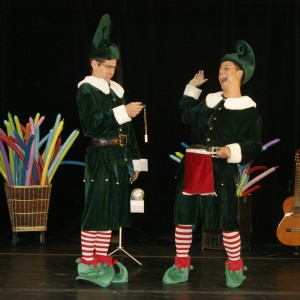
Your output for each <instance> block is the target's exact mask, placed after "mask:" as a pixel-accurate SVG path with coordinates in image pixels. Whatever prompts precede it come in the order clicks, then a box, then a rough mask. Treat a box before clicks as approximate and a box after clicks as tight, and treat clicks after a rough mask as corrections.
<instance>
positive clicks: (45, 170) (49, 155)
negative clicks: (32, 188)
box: [40, 120, 64, 185]
mask: <svg viewBox="0 0 300 300" xmlns="http://www.w3.org/2000/svg"><path fill="white" fill-rule="evenodd" d="M63 126H64V121H63V120H62V121H60V123H59V125H58V126H57V129H56V131H55V133H54V136H53V139H52V142H51V145H50V147H49V152H48V153H47V157H46V159H45V164H44V168H43V172H42V178H41V183H40V184H41V185H45V183H46V177H47V173H48V169H49V165H50V161H51V158H52V155H53V152H54V148H55V143H56V141H57V139H58V137H59V135H60V133H61V131H62V129H63ZM48 181H49V179H48Z"/></svg>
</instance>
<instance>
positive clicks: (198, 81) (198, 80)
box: [189, 70, 208, 87]
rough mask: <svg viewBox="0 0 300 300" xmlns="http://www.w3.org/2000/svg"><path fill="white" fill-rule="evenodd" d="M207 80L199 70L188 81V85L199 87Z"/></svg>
mask: <svg viewBox="0 0 300 300" xmlns="http://www.w3.org/2000/svg"><path fill="white" fill-rule="evenodd" d="M207 80H208V79H205V78H204V71H203V70H200V71H199V72H198V73H196V74H195V76H194V78H193V79H191V80H190V82H189V84H190V85H192V86H195V87H200V86H201V85H202V84H203V83H205V82H206V81H207Z"/></svg>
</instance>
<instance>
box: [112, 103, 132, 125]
mask: <svg viewBox="0 0 300 300" xmlns="http://www.w3.org/2000/svg"><path fill="white" fill-rule="evenodd" d="M113 112H114V115H115V118H116V120H117V122H118V124H120V125H122V124H124V123H127V122H130V121H131V118H130V117H129V116H128V114H127V111H126V108H125V105H120V106H117V107H115V108H113Z"/></svg>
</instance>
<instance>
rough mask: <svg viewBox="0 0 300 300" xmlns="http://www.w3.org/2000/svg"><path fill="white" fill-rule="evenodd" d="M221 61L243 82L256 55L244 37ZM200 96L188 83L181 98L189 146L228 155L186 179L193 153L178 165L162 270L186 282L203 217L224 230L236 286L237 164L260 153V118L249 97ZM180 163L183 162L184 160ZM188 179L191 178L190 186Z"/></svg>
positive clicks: (170, 280)
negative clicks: (169, 262)
mask: <svg viewBox="0 0 300 300" xmlns="http://www.w3.org/2000/svg"><path fill="white" fill-rule="evenodd" d="M224 61H231V62H233V63H235V64H236V65H238V66H239V67H240V68H241V70H243V78H242V84H245V83H246V82H247V81H248V80H249V79H250V78H251V77H252V74H253V72H254V66H255V59H254V53H253V51H252V49H251V47H250V46H249V45H248V44H247V43H246V42H245V41H237V43H236V53H232V54H228V55H225V56H224V58H223V59H222V62H224ZM200 94H201V90H200V89H199V88H197V87H195V86H192V85H190V84H188V85H187V86H186V88H185V91H184V94H183V96H182V98H181V99H180V101H179V110H180V113H181V118H182V122H183V123H186V124H190V125H191V144H192V146H191V148H193V147H195V148H197V149H200V150H201V151H203V152H202V153H203V154H199V155H204V154H205V153H210V150H211V149H212V147H224V146H228V147H229V148H230V152H231V156H230V158H228V159H226V160H225V159H220V158H217V157H209V159H211V162H212V164H211V167H210V165H209V164H208V163H207V162H205V168H204V169H202V170H201V172H198V173H199V175H197V176H196V177H197V178H191V179H190V177H193V176H190V175H191V174H190V172H191V173H193V174H194V173H195V172H196V171H195V168H196V167H195V159H194V160H193V161H194V164H193V161H192V162H189V161H188V160H190V158H191V157H188V160H186V162H185V167H184V168H181V170H180V173H179V177H178V186H177V191H176V199H175V218H174V223H175V225H176V228H175V244H176V257H175V263H174V265H173V266H172V267H170V268H169V269H168V270H167V271H166V272H165V274H164V276H163V283H164V284H174V283H178V282H184V281H187V280H188V276H189V270H191V265H190V264H191V257H190V256H189V249H190V246H191V243H192V234H193V229H194V228H195V227H196V226H197V225H198V224H199V221H200V219H202V226H204V228H205V229H208V230H218V231H221V232H222V235H223V243H224V247H225V250H226V253H227V256H228V260H227V261H226V262H225V276H226V285H227V286H228V287H238V286H239V285H240V284H241V283H242V282H243V281H244V279H245V278H246V277H245V276H244V275H243V271H244V270H246V267H244V265H243V261H242V259H241V258H240V248H241V247H240V245H241V241H240V234H239V231H238V229H239V224H238V221H237V200H238V199H237V195H236V188H237V185H236V184H237V179H238V176H239V170H238V164H241V165H244V164H247V163H249V162H250V161H252V160H254V159H255V158H256V157H257V156H258V155H259V154H260V153H261V151H262V143H261V135H262V134H261V129H262V125H261V118H260V116H259V114H258V112H257V110H256V103H255V102H254V101H253V100H252V99H251V98H250V97H248V96H242V97H240V98H227V99H226V98H225V97H223V92H222V91H221V92H217V93H212V94H208V95H207V97H206V99H205V100H203V101H199V100H198V99H199V97H200ZM193 144H194V145H195V146H193ZM187 154H188V153H187ZM186 157H187V155H186ZM205 159H206V160H207V155H206V157H205ZM199 160H201V159H200V158H199ZM182 161H183V164H184V159H183V160H182ZM201 164H203V160H201ZM199 168H200V163H199ZM208 168H211V171H212V173H213V176H212V180H211V181H212V182H207V183H205V184H204V185H203V186H202V187H201V190H203V189H204V191H203V192H194V193H193V191H195V190H197V189H199V186H200V183H201V178H204V176H205V178H204V179H207V178H208V177H206V176H207V175H205V174H206V173H208V175H209V176H210V173H209V172H207V169H208ZM198 171H199V170H198ZM204 171H205V172H204ZM186 180H191V182H192V184H190V182H189V183H187V182H185V181H186ZM197 180H198V183H197ZM204 181H205V180H204ZM208 181H209V180H208ZM193 184H194V185H195V187H193V186H192V185H193Z"/></svg>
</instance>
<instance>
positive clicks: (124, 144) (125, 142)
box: [119, 134, 128, 147]
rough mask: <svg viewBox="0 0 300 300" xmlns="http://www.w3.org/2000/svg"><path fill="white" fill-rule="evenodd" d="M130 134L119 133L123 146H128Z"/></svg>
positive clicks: (120, 142)
mask: <svg viewBox="0 0 300 300" xmlns="http://www.w3.org/2000/svg"><path fill="white" fill-rule="evenodd" d="M127 142H128V136H127V134H119V144H120V146H121V147H125V146H127Z"/></svg>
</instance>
